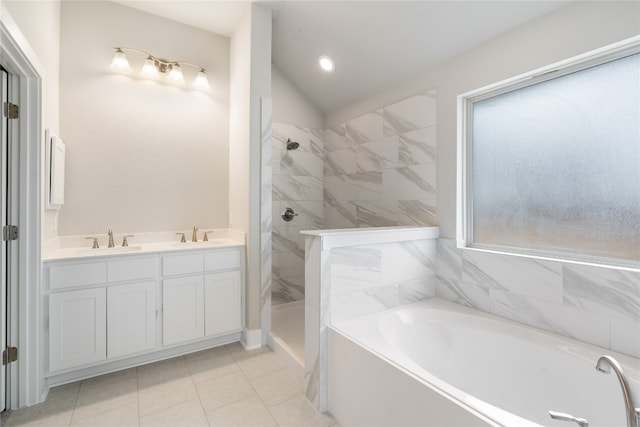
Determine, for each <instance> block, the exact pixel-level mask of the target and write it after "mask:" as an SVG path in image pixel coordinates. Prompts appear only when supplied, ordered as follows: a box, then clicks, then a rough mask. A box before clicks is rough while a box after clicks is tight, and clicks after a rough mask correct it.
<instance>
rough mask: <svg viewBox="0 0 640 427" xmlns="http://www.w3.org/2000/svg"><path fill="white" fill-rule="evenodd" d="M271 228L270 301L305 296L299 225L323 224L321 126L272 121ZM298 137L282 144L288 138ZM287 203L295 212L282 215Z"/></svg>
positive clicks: (315, 225) (309, 226)
mask: <svg viewBox="0 0 640 427" xmlns="http://www.w3.org/2000/svg"><path fill="white" fill-rule="evenodd" d="M272 131H273V137H272V156H273V161H272V169H273V233H272V250H273V255H272V262H273V269H272V286H271V298H272V302H273V304H281V303H286V302H292V301H300V300H303V299H304V236H302V235H301V234H300V230H309V229H319V228H323V225H324V206H323V175H324V172H323V170H324V148H323V131H322V130H318V129H308V128H303V127H299V126H294V125H287V124H282V123H273V129H272ZM288 139H291V140H292V141H296V142H298V143H299V144H300V145H299V147H298V148H297V149H295V150H287V149H286V146H287V140H288ZM287 207H290V208H292V209H293V210H294V211H295V212H296V213H297V214H298V216H296V217H295V218H294V219H293V221H291V222H286V221H284V220H283V219H282V217H281V213H282V211H283V210H284V209H285V208H287Z"/></svg>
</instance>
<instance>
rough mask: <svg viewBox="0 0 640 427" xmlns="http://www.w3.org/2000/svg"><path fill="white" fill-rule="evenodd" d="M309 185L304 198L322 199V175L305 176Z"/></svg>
mask: <svg viewBox="0 0 640 427" xmlns="http://www.w3.org/2000/svg"><path fill="white" fill-rule="evenodd" d="M306 179H307V182H308V185H309V193H307V197H306V199H305V200H307V201H313V200H316V201H322V200H324V180H323V179H322V177H315V176H308V177H306Z"/></svg>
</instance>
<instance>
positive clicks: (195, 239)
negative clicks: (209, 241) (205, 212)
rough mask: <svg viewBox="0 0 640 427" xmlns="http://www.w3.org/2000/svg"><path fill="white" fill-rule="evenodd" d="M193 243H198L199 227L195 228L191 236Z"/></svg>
mask: <svg viewBox="0 0 640 427" xmlns="http://www.w3.org/2000/svg"><path fill="white" fill-rule="evenodd" d="M191 241H192V242H197V241H198V227H196V226H194V227H193V233H192V234H191Z"/></svg>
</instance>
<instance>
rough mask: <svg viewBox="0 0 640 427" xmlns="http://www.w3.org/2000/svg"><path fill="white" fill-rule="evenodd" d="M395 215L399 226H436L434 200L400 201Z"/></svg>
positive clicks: (436, 217) (436, 218)
mask: <svg viewBox="0 0 640 427" xmlns="http://www.w3.org/2000/svg"><path fill="white" fill-rule="evenodd" d="M396 215H397V216H398V224H400V225H438V216H437V209H436V200H435V199H428V200H400V201H398V209H397V213H396Z"/></svg>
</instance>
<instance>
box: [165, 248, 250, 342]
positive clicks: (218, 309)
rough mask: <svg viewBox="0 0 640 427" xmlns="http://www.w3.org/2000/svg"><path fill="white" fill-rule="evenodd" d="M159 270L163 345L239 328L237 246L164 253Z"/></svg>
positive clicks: (231, 331) (240, 286)
mask: <svg viewBox="0 0 640 427" xmlns="http://www.w3.org/2000/svg"><path fill="white" fill-rule="evenodd" d="M162 273H163V275H164V276H165V278H163V280H162V301H163V312H162V324H163V333H162V343H163V344H164V345H173V344H178V343H183V342H187V341H191V340H194V339H198V338H202V337H212V336H217V335H222V334H227V333H233V332H239V331H240V330H241V328H242V312H241V309H242V283H241V274H240V250H239V249H235V248H234V249H226V250H218V251H211V252H205V253H190V254H183V255H167V256H164V257H163V260H162ZM176 275H177V276H179V277H173V276H176Z"/></svg>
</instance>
